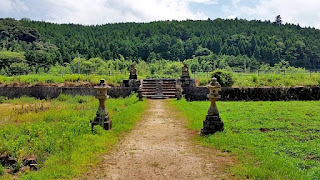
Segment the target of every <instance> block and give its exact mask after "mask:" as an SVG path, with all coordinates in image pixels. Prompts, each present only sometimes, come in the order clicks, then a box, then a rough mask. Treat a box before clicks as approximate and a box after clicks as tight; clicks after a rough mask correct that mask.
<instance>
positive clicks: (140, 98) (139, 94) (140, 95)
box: [137, 83, 143, 101]
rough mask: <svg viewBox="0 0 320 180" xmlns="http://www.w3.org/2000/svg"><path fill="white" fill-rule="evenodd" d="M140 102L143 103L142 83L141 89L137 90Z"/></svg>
mask: <svg viewBox="0 0 320 180" xmlns="http://www.w3.org/2000/svg"><path fill="white" fill-rule="evenodd" d="M137 93H138V98H139V101H143V99H142V98H143V96H142V83H140V86H139V89H138V90H137Z"/></svg>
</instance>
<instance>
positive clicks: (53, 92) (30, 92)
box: [0, 86, 137, 99]
mask: <svg viewBox="0 0 320 180" xmlns="http://www.w3.org/2000/svg"><path fill="white" fill-rule="evenodd" d="M136 90H137V89H136V88H128V87H112V88H110V89H109V90H108V95H109V96H110V97H112V98H119V97H127V96H129V95H130V94H131V92H132V91H136ZM61 93H63V94H71V95H95V94H96V90H95V89H93V87H46V86H33V87H0V96H5V97H8V98H19V97H21V96H30V97H35V98H40V99H44V98H51V99H52V98H56V97H58V96H59V95H60V94H61Z"/></svg>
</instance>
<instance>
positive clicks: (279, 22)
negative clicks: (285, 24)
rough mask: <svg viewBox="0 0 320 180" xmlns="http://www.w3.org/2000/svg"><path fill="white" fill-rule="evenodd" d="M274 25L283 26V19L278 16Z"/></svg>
mask: <svg viewBox="0 0 320 180" xmlns="http://www.w3.org/2000/svg"><path fill="white" fill-rule="evenodd" d="M273 24H275V25H277V26H281V24H282V19H281V16H280V15H278V16H276V18H275V20H274V22H273Z"/></svg>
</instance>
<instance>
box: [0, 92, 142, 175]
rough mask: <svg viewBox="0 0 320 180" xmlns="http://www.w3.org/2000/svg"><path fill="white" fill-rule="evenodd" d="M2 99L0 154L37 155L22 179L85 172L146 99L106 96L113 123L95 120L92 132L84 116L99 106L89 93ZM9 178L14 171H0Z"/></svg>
mask: <svg viewBox="0 0 320 180" xmlns="http://www.w3.org/2000/svg"><path fill="white" fill-rule="evenodd" d="M5 103H6V106H0V110H1V111H2V112H5V113H2V114H0V154H10V156H11V157H13V158H15V159H17V160H20V161H21V160H22V159H24V158H25V157H27V156H31V155H32V156H36V157H37V163H38V164H39V168H40V169H39V170H38V171H35V172H26V173H18V174H17V175H16V176H19V177H20V178H21V179H70V178H73V177H74V176H76V175H79V174H81V173H84V172H86V171H87V170H88V169H89V168H90V167H91V166H93V165H95V164H97V163H98V162H99V161H101V159H100V158H99V156H100V155H101V154H103V153H106V152H108V151H109V150H110V148H111V147H112V146H113V145H115V144H116V143H117V141H118V140H119V138H121V136H122V134H123V133H124V132H126V131H128V130H130V129H131V128H132V127H133V126H134V124H135V123H136V122H137V121H138V120H139V119H140V115H141V114H142V113H143V112H144V110H145V108H146V101H143V102H139V101H138V99H137V98H136V97H135V95H132V96H130V97H128V98H124V99H122V98H120V99H107V101H106V107H107V109H108V111H109V114H110V118H111V120H112V122H113V129H112V130H111V131H104V130H103V129H102V128H101V127H99V126H95V132H94V133H92V132H91V127H90V123H89V121H90V120H93V118H94V117H95V113H96V110H97V108H98V100H96V99H95V98H94V97H93V96H75V97H72V96H69V95H60V96H59V97H58V98H57V99H54V100H51V101H44V100H43V101H39V100H34V99H33V101H32V100H31V99H30V98H22V99H21V100H19V99H15V100H5ZM7 103H9V104H11V105H12V106H13V107H14V108H15V109H14V110H13V109H12V107H9V106H7ZM15 104H16V105H15ZM37 104H38V105H37ZM40 104H41V105H42V106H43V107H42V108H41V105H40ZM7 168H9V167H7ZM11 168H14V167H11ZM2 171H3V167H0V173H1V172H2ZM10 178H13V177H12V176H11V175H4V176H0V179H10Z"/></svg>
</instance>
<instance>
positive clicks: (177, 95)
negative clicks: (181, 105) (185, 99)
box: [176, 82, 183, 100]
mask: <svg viewBox="0 0 320 180" xmlns="http://www.w3.org/2000/svg"><path fill="white" fill-rule="evenodd" d="M176 89H177V93H176V98H177V100H181V98H182V91H183V89H182V87H181V82H178V83H177V85H176Z"/></svg>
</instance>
